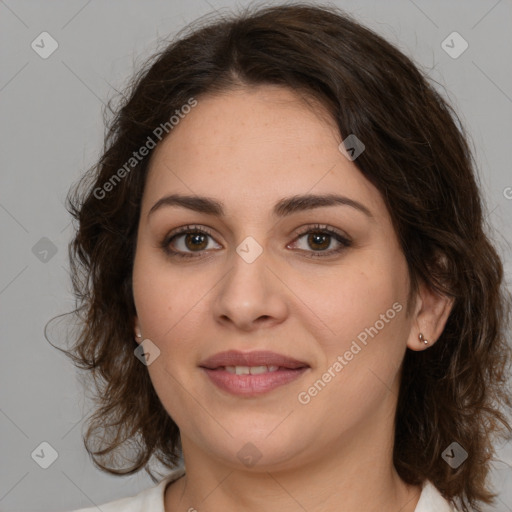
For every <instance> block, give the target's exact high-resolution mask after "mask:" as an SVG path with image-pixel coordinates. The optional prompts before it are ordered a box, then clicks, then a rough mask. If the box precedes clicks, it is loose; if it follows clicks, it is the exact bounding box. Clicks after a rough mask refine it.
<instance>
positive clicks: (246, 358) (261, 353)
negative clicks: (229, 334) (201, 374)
mask: <svg viewBox="0 0 512 512" xmlns="http://www.w3.org/2000/svg"><path fill="white" fill-rule="evenodd" d="M199 366H201V367H202V368H208V369H210V370H215V369H217V368H220V367H226V366H281V367H283V368H287V369H291V370H296V369H297V368H304V367H308V366H309V365H308V364H307V363H306V362H304V361H298V360H297V359H293V358H292V357H287V356H284V355H282V354H277V353H276V352H270V351H267V350H256V351H253V352H240V351H238V350H228V351H227V352H219V353H218V354H215V355H213V356H211V357H209V358H208V359H205V360H204V361H203V362H201V363H199Z"/></svg>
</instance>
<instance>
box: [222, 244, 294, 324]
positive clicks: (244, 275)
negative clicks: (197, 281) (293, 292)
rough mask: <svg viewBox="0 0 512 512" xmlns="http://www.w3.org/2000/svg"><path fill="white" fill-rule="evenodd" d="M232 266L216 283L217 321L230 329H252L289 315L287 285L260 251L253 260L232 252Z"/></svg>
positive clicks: (277, 321) (282, 319)
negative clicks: (217, 283) (217, 284)
mask: <svg viewBox="0 0 512 512" xmlns="http://www.w3.org/2000/svg"><path fill="white" fill-rule="evenodd" d="M230 260H231V261H230V264H231V269H230V270H229V271H228V272H227V274H226V276H225V278H224V279H222V280H221V282H220V283H219V286H218V287H216V293H217V295H216V297H215V299H214V304H213V313H214V315H215V319H216V321H217V322H219V323H221V324H223V325H224V326H226V327H230V328H232V329H238V330H243V331H252V330H255V329H258V328H261V327H262V326H265V327H271V326H275V325H278V324H280V323H281V322H283V321H284V319H285V318H286V316H287V314H288V309H289V308H288V302H287V297H286V290H287V287H286V286H285V284H283V282H282V281H281V280H280V279H279V278H278V277H277V275H278V271H277V269H276V268H273V267H275V265H272V261H271V259H270V258H268V257H267V255H266V251H263V252H262V253H261V254H260V255H259V256H258V257H257V258H256V259H255V260H254V261H252V262H249V261H250V260H247V259H244V258H243V257H242V256H240V255H239V254H238V253H237V252H235V251H233V255H232V258H230Z"/></svg>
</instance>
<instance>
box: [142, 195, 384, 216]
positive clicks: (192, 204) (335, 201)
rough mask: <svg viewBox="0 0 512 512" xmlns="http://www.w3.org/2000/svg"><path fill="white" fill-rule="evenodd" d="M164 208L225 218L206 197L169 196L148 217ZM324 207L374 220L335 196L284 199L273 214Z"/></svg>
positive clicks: (356, 204)
mask: <svg viewBox="0 0 512 512" xmlns="http://www.w3.org/2000/svg"><path fill="white" fill-rule="evenodd" d="M164 206H179V207H182V208H188V209H189V210H193V211H196V212H199V213H205V214H207V215H215V216H217V217H224V216H225V211H224V205H223V203H222V202H220V201H217V200H216V199H212V198H210V197H206V196H187V195H182V194H171V195H169V196H165V197H162V198H161V199H159V200H158V201H157V202H156V203H155V204H154V205H153V206H152V207H151V209H150V210H149V212H148V217H149V216H150V215H151V214H153V213H154V212H155V211H156V210H159V209H160V208H162V207H164ZM326 206H349V207H352V208H354V209H356V210H358V211H359V212H362V213H364V214H365V215H366V216H368V217H370V218H371V219H373V218H374V217H373V214H372V213H371V211H370V210H369V209H368V208H367V207H366V206H365V205H363V204H362V203H360V202H358V201H356V200H354V199H350V198H349V197H346V196H340V195H336V194H325V195H314V194H305V195H295V196H292V197H285V198H283V199H281V200H279V201H278V202H277V203H276V204H275V206H274V210H273V213H274V215H275V216H277V217H286V216H288V215H291V214H293V213H296V212H299V211H304V210H312V209H314V208H322V207H326Z"/></svg>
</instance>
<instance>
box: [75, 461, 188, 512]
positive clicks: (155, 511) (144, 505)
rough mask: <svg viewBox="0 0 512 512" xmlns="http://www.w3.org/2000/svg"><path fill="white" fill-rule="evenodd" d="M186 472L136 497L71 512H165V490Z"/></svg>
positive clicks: (171, 475)
mask: <svg viewBox="0 0 512 512" xmlns="http://www.w3.org/2000/svg"><path fill="white" fill-rule="evenodd" d="M184 472H185V471H184V470H183V469H178V470H176V471H174V472H173V473H172V474H170V475H169V476H167V477H166V478H164V479H163V480H162V481H161V482H160V483H159V484H157V485H155V486H153V487H150V488H148V489H144V490H143V491H141V492H139V493H138V494H137V495H135V496H130V497H127V498H121V499H119V500H115V501H110V502H108V503H104V504H102V505H101V506H100V507H98V506H94V507H89V508H81V509H76V510H73V511H71V512H98V510H99V509H101V511H102V512H120V511H123V512H143V511H144V512H146V511H147V512H165V508H164V492H165V488H166V487H167V485H168V484H169V483H170V482H172V481H174V480H177V479H178V478H179V477H180V476H182V475H183V474H184Z"/></svg>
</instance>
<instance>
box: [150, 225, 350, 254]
mask: <svg viewBox="0 0 512 512" xmlns="http://www.w3.org/2000/svg"><path fill="white" fill-rule="evenodd" d="M191 232H192V233H202V234H205V235H207V236H209V237H211V238H212V239H213V240H214V241H215V243H217V244H218V242H217V241H216V240H215V237H214V235H213V231H212V230H211V229H210V228H208V227H206V226H203V225H197V224H187V225H185V226H181V227H179V228H176V229H174V230H172V231H171V232H170V233H168V234H167V235H165V237H164V238H163V240H162V241H161V242H160V243H159V246H160V248H161V249H163V250H164V252H166V253H167V254H168V255H169V256H170V257H177V258H183V259H186V258H189V259H191V260H192V259H201V258H204V257H205V256H202V255H203V254H205V253H206V252H208V251H206V250H204V249H203V250H202V251H197V252H196V251H190V252H183V251H175V250H172V249H169V245H170V243H171V241H172V240H173V239H174V238H176V237H178V236H180V235H185V234H188V233H191ZM316 232H318V233H321V234H327V235H328V236H331V237H334V238H335V239H336V240H337V241H338V243H339V244H341V247H339V248H338V249H329V250H326V251H315V250H311V251H306V250H303V249H298V251H299V252H303V253H310V256H307V257H309V258H311V257H313V258H322V257H323V258H328V257H329V256H335V255H337V254H339V253H340V252H342V251H343V250H344V249H347V248H348V247H350V246H352V240H351V238H350V237H349V236H348V235H347V234H346V233H345V232H343V231H341V230H339V229H337V228H334V227H332V226H329V225H328V224H309V225H305V226H301V227H300V228H298V229H297V230H296V231H295V238H294V239H293V241H292V242H291V244H293V243H295V242H297V240H298V239H300V238H301V237H302V236H304V235H306V234H309V233H316ZM219 245H221V244H219ZM289 245H290V244H288V245H287V246H286V247H287V248H288V247H289ZM195 252H196V254H197V256H191V255H193V254H194V253H195Z"/></svg>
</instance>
